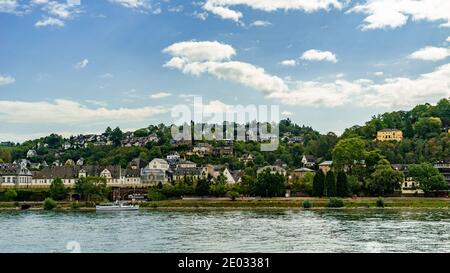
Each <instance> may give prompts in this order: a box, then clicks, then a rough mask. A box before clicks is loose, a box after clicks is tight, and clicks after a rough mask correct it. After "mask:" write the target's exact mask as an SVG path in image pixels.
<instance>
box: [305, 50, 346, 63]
mask: <svg viewBox="0 0 450 273" xmlns="http://www.w3.org/2000/svg"><path fill="white" fill-rule="evenodd" d="M300 59H302V60H306V61H327V62H332V63H337V58H336V55H335V54H334V53H332V52H330V51H320V50H317V49H310V50H308V51H305V52H304V53H303V55H302V56H301V57H300Z"/></svg>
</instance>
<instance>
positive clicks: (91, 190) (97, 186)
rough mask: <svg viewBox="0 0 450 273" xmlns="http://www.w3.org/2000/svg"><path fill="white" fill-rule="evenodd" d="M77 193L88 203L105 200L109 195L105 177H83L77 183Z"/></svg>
mask: <svg viewBox="0 0 450 273" xmlns="http://www.w3.org/2000/svg"><path fill="white" fill-rule="evenodd" d="M75 191H76V192H77V193H78V194H80V196H81V198H82V199H84V200H86V201H88V202H89V201H91V199H100V200H103V199H105V198H106V196H107V194H108V188H107V186H106V179H105V178H104V177H86V178H85V177H82V178H80V179H79V180H78V181H77V182H76V183H75Z"/></svg>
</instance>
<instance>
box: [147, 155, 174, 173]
mask: <svg viewBox="0 0 450 273" xmlns="http://www.w3.org/2000/svg"><path fill="white" fill-rule="evenodd" d="M148 168H149V169H153V170H162V171H164V172H166V171H168V170H169V168H170V167H169V163H167V161H165V160H164V159H161V158H155V159H153V160H152V161H150V163H148Z"/></svg>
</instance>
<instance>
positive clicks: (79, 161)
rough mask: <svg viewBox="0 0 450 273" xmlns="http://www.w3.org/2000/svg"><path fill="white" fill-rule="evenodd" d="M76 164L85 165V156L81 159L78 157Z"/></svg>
mask: <svg viewBox="0 0 450 273" xmlns="http://www.w3.org/2000/svg"><path fill="white" fill-rule="evenodd" d="M76 164H77V166H83V165H84V158H82V157H81V158H80V159H78V160H77V163H76Z"/></svg>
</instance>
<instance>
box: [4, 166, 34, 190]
mask: <svg viewBox="0 0 450 273" xmlns="http://www.w3.org/2000/svg"><path fill="white" fill-rule="evenodd" d="M31 184H32V173H31V172H30V171H29V170H28V169H27V168H26V167H23V166H21V165H19V164H10V163H6V164H0V186H1V187H28V186H31Z"/></svg>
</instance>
